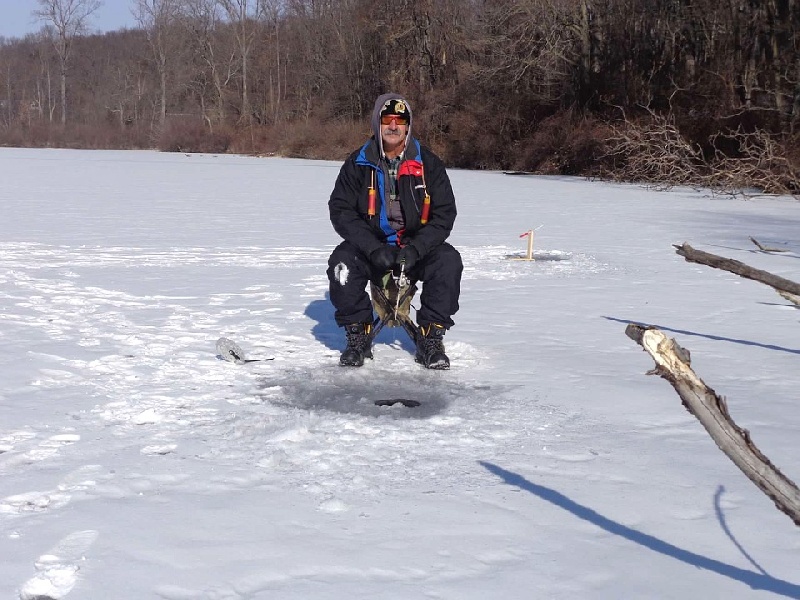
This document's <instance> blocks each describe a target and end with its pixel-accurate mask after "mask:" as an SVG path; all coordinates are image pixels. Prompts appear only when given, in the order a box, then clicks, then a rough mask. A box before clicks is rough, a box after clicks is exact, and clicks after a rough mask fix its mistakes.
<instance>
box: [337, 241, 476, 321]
mask: <svg viewBox="0 0 800 600" xmlns="http://www.w3.org/2000/svg"><path fill="white" fill-rule="evenodd" d="M463 269H464V266H463V264H462V262H461V255H460V254H459V253H458V250H456V249H455V248H453V246H451V245H450V244H448V243H444V244H442V245H441V246H437V247H436V248H434V249H433V250H431V251H430V252H429V253H428V254H426V255H425V256H424V257H423V258H421V259H420V260H419V261H418V262H417V264H415V265H414V267H413V268H412V269H411V270H410V271H409V272H407V273H406V275H407V276H408V278H409V279H411V280H412V281H415V282H422V293H421V295H420V303H421V305H422V306H421V308H420V309H419V311H417V324H418V325H428V324H430V323H439V324H440V325H444V326H445V327H446V328H448V329H449V328H450V327H452V326H453V319H452V318H451V317H452V316H453V315H454V314H455V313H456V311H458V296H459V294H460V293H461V272H462V271H463ZM383 275H384V273H382V272H378V269H376V268H375V267H373V266H372V265H371V264H370V262H369V259H368V258H367V257H366V256H365V255H364V254H362V253H361V252H360V251H359V250H358V249H356V247H355V246H353V245H352V244H350V243H349V242H342V243H341V244H339V245H338V246H337V247H336V248H335V249H334V251H333V252H332V253H331V257H330V258H329V259H328V281H329V282H330V294H331V302H332V303H333V306H334V308H335V309H336V313H335V315H334V317H335V319H336V323H337V324H338V325H339V326H340V327H344V326H345V325H349V324H350V323H369V322H372V321H373V315H372V302H371V301H370V299H369V295H368V294H367V290H366V288H367V284H368V283H369V282H370V281H374V282H376V283H377V282H379V281H380V279H381V278H382V277H383Z"/></svg>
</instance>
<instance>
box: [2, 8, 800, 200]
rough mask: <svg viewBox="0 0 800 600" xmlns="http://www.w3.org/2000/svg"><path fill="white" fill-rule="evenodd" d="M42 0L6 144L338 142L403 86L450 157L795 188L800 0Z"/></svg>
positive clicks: (10, 84)
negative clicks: (96, 31) (101, 17)
mask: <svg viewBox="0 0 800 600" xmlns="http://www.w3.org/2000/svg"><path fill="white" fill-rule="evenodd" d="M67 3H68V4H70V5H77V7H78V8H80V9H81V11H79V12H77V13H75V15H76V17H75V18H73V25H80V27H72V28H71V27H62V26H60V25H59V22H58V20H57V19H55V18H52V14H51V13H53V11H51V10H49V9H50V8H53V7H58V6H59V5H62V4H67ZM40 5H41V7H42V9H41V10H40V11H39V15H40V17H41V22H42V24H43V27H42V29H41V30H40V31H39V33H37V34H34V35H29V36H27V37H26V38H24V39H21V40H19V39H11V40H8V39H6V40H0V143H2V144H6V145H22V146H28V145H33V146H41V145H54V146H60V145H65V146H66V145H72V146H81V147H159V148H162V149H165V150H182V151H187V152H188V151H217V152H220V151H235V152H248V153H279V154H284V155H290V156H304V157H312V158H342V157H343V156H344V154H345V153H346V152H347V151H348V150H350V149H351V148H352V147H354V146H355V145H356V144H358V142H359V141H360V140H361V139H362V138H363V136H364V134H365V133H366V131H367V130H366V126H365V116H366V115H367V114H368V112H369V110H370V109H371V105H372V102H373V100H374V98H375V97H377V96H378V95H379V94H380V93H382V92H384V91H387V90H389V89H392V90H397V91H401V92H403V93H404V94H406V95H407V96H408V97H409V98H411V99H412V101H413V102H414V107H415V116H416V122H415V131H416V133H418V134H419V135H421V136H422V137H423V138H424V139H425V140H426V141H427V142H428V143H429V144H430V145H431V146H433V148H434V150H436V151H438V152H439V153H440V154H441V155H443V157H444V158H445V159H446V160H447V161H448V163H450V164H451V165H454V166H459V167H468V168H495V169H514V170H524V171H534V172H543V173H559V174H584V175H590V176H601V177H608V178H616V179H623V180H628V181H649V182H653V183H656V184H658V185H674V184H678V183H681V184H683V183H690V184H700V185H710V186H712V187H718V188H722V189H732V188H736V187H743V186H744V187H746V186H753V187H756V188H758V189H762V190H766V191H770V192H778V193H793V194H798V193H800V150H798V149H799V148H800V35H798V33H800V32H799V31H798V30H799V29H800V27H799V25H800V3H799V2H797V1H796V0H722V1H713V2H712V1H711V0H692V1H689V0H517V1H509V0H484V1H480V0H443V1H439V2H434V1H432V0H397V1H395V2H388V1H386V0H131V10H132V11H133V14H134V15H135V16H136V19H137V23H138V25H139V26H138V28H136V29H133V30H121V31H116V32H110V33H106V34H102V35H89V34H87V33H85V32H86V31H87V28H90V27H91V12H92V7H93V6H95V5H96V2H91V1H88V0H83V1H81V0H41V1H40ZM53 14H55V13H53ZM78 17H80V19H78ZM76 19H78V21H80V22H79V23H78V22H75V20H76ZM59 86H60V88H61V89H60V91H59ZM323 132H324V133H323Z"/></svg>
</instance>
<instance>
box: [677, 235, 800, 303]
mask: <svg viewBox="0 0 800 600" xmlns="http://www.w3.org/2000/svg"><path fill="white" fill-rule="evenodd" d="M675 248H677V252H678V254H679V255H681V256H683V257H684V258H685V259H686V260H687V261H689V262H693V263H699V264H701V265H707V266H709V267H714V268H715V269H722V270H723V271H728V272H730V273H734V274H735V275H739V276H741V277H744V278H745V279H752V280H753V281H759V282H761V283H765V284H766V285H768V286H770V287H771V288H773V289H774V290H776V291H777V292H778V293H780V292H787V293H789V294H792V295H794V296H800V284H798V283H795V282H794V281H791V280H790V279H784V278H783V277H780V276H778V275H773V274H772V273H768V272H767V271H761V270H760V269H754V268H753V267H749V266H747V265H746V264H744V263H743V262H739V261H738V260H733V259H730V258H724V257H722V256H717V255H716V254H709V253H708V252H703V251H702V250H695V249H694V248H692V247H691V246H690V245H689V244H686V243H684V244H682V245H680V246H675Z"/></svg>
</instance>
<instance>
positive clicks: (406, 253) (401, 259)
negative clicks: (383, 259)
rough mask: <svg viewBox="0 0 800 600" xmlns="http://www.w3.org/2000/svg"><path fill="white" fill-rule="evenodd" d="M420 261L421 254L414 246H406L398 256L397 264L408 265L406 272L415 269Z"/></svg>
mask: <svg viewBox="0 0 800 600" xmlns="http://www.w3.org/2000/svg"><path fill="white" fill-rule="evenodd" d="M418 260H419V252H417V249H416V248H414V246H405V247H404V248H403V249H402V250H400V253H399V254H398V255H397V264H398V265H399V264H401V263H406V272H408V271H410V270H411V269H413V268H414V265H415V264H417V261H418Z"/></svg>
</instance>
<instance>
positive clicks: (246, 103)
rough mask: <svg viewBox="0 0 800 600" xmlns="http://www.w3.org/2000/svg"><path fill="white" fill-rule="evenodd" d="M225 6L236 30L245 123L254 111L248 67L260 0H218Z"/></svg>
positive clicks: (242, 117)
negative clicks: (252, 109) (249, 88)
mask: <svg viewBox="0 0 800 600" xmlns="http://www.w3.org/2000/svg"><path fill="white" fill-rule="evenodd" d="M217 3H218V4H219V5H220V6H221V7H222V8H223V10H224V11H225V13H226V15H227V16H228V19H229V20H230V22H231V23H232V24H233V26H234V30H235V32H236V46H237V49H238V51H239V60H240V65H241V77H242V107H241V114H240V118H241V120H243V121H244V122H245V123H250V121H251V118H250V117H251V115H252V112H251V110H250V96H249V92H248V75H247V67H248V62H249V57H250V48H251V47H252V45H253V39H254V36H255V27H254V23H255V21H256V19H257V18H258V15H259V12H260V11H259V6H258V5H259V1H258V0H217Z"/></svg>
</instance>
